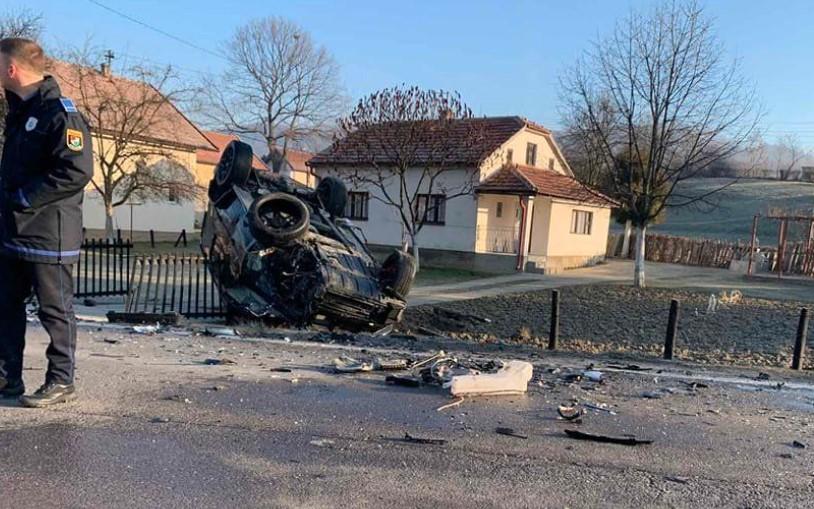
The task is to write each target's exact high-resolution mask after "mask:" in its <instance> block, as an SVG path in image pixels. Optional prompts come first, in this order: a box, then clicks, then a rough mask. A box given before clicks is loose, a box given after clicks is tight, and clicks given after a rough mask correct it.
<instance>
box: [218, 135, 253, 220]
mask: <svg viewBox="0 0 814 509" xmlns="http://www.w3.org/2000/svg"><path fill="white" fill-rule="evenodd" d="M252 157H253V156H252V147H251V146H249V145H248V144H246V143H243V142H242V141H237V140H235V141H232V142H230V143H229V144H228V145H227V146H226V148H225V149H224V150H223V154H222V155H221V156H220V160H219V161H218V165H217V166H216V167H215V174H214V175H213V176H212V180H211V181H210V182H209V199H210V200H211V201H212V202H213V203H215V205H216V206H218V207H219V208H226V207H228V206H229V204H230V203H231V199H229V196H232V193H231V190H232V186H242V185H244V184H245V183H246V181H248V180H249V175H251V172H252Z"/></svg>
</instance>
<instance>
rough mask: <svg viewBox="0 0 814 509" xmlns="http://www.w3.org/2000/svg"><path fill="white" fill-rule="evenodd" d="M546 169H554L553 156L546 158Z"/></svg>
mask: <svg viewBox="0 0 814 509" xmlns="http://www.w3.org/2000/svg"><path fill="white" fill-rule="evenodd" d="M548 169H549V170H553V169H554V158H553V157H550V158H548Z"/></svg>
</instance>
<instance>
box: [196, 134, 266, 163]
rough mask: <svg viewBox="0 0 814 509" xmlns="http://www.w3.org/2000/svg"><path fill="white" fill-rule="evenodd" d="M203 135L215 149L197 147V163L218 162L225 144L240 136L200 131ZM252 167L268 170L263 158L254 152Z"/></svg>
mask: <svg viewBox="0 0 814 509" xmlns="http://www.w3.org/2000/svg"><path fill="white" fill-rule="evenodd" d="M201 132H202V133H203V135H204V136H205V137H206V139H208V140H209V141H210V142H211V143H212V145H214V146H215V147H216V148H217V150H211V149H198V150H197V152H196V156H197V159H198V162H199V163H202V164H218V161H219V160H220V155H221V153H223V149H225V148H226V145H228V144H229V142H230V141H234V140H239V139H240V138H239V137H238V136H236V135H234V134H223V133H218V132H215V131H201ZM252 168H254V169H255V170H268V167H267V166H266V165H265V163H263V160H262V159H260V158H259V157H257V155H256V154H255V155H254V156H253V157H252Z"/></svg>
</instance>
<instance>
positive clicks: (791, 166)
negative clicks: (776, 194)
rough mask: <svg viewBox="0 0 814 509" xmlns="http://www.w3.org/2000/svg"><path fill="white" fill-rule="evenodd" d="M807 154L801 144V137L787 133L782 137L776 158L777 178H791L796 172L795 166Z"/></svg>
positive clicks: (778, 144)
mask: <svg viewBox="0 0 814 509" xmlns="http://www.w3.org/2000/svg"><path fill="white" fill-rule="evenodd" d="M806 155H807V154H806V151H805V150H803V148H802V147H801V146H800V139H799V138H798V137H797V136H796V135H793V134H787V135H786V136H783V137H782V138H780V140H778V143H777V146H776V152H775V158H774V159H775V160H774V167H775V169H776V171H777V178H778V179H779V180H791V179H792V177H793V176H794V174H795V171H794V170H795V167H796V166H797V165H798V164H799V163H800V161H802V160H803V158H805V157H806ZM798 174H799V173H798Z"/></svg>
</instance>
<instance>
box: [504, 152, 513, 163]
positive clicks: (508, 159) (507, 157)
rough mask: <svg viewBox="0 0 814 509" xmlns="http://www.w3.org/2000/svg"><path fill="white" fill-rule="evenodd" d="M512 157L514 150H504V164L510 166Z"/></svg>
mask: <svg viewBox="0 0 814 509" xmlns="http://www.w3.org/2000/svg"><path fill="white" fill-rule="evenodd" d="M513 157H514V150H512V149H507V150H506V162H507V163H509V164H511V163H512V158H513Z"/></svg>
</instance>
